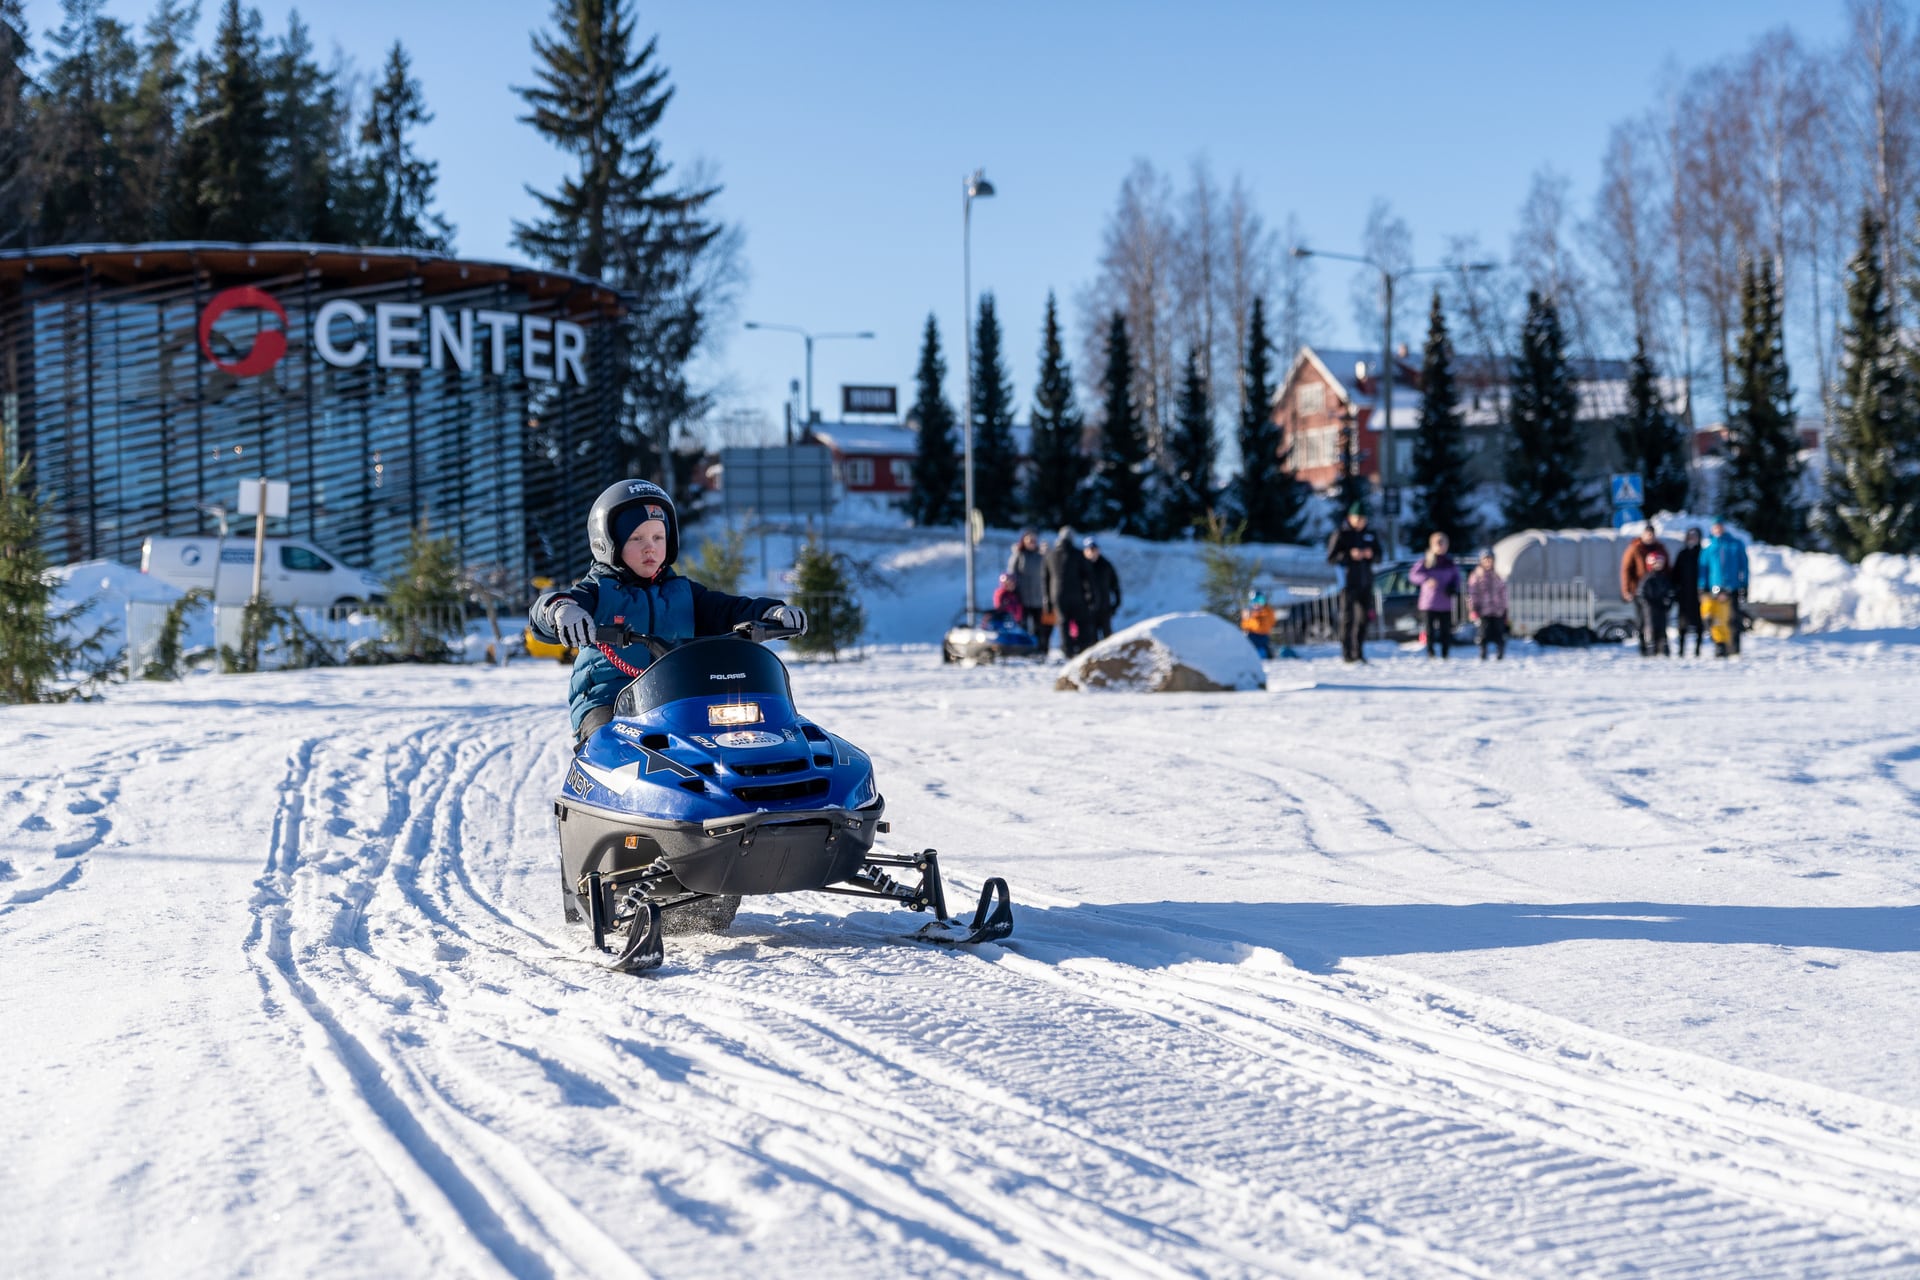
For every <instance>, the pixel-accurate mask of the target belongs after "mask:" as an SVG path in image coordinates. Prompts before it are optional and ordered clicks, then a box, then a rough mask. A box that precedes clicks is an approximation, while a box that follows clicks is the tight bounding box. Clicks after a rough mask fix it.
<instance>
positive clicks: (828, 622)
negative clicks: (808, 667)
mask: <svg viewBox="0 0 1920 1280" xmlns="http://www.w3.org/2000/svg"><path fill="white" fill-rule="evenodd" d="M793 588H794V589H793V593H792V597H791V599H792V603H794V604H797V605H799V606H800V607H801V608H802V609H805V610H806V611H807V633H806V634H805V635H803V636H795V637H794V638H793V639H791V640H789V641H788V642H787V643H788V644H790V645H792V646H793V648H794V652H796V653H827V654H831V655H833V656H834V657H836V658H838V657H839V656H840V651H841V650H842V649H848V648H852V647H853V646H854V645H855V644H857V643H858V642H859V640H860V633H861V632H862V631H864V630H865V629H866V625H867V611H866V610H865V609H864V608H862V607H861V605H860V601H859V600H858V599H856V598H855V596H854V594H853V575H852V573H851V572H849V570H848V567H847V563H846V557H845V556H843V555H841V554H840V553H839V552H836V551H828V550H827V549H826V548H825V547H824V546H822V545H821V544H820V542H819V541H818V540H817V539H815V538H813V537H808V538H807V540H806V541H805V542H804V543H802V544H801V547H800V554H799V556H798V557H796V558H795V560H794V562H793Z"/></svg>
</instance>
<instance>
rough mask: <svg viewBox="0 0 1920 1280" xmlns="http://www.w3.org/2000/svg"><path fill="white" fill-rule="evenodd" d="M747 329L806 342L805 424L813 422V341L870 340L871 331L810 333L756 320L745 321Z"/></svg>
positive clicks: (788, 326) (790, 325)
mask: <svg viewBox="0 0 1920 1280" xmlns="http://www.w3.org/2000/svg"><path fill="white" fill-rule="evenodd" d="M747 328H749V329H767V330H770V331H772V332H775V333H797V334H799V335H800V336H801V337H802V338H805V339H806V340H807V422H808V423H812V421H813V344H814V342H815V340H816V339H817V340H819V341H821V342H825V341H826V340H827V339H829V338H871V337H872V336H873V331H872V330H871V329H862V330H861V331H860V332H858V333H810V332H808V331H807V330H805V329H802V328H801V327H800V326H799V325H797V324H761V323H760V322H759V321H758V320H749V321H747Z"/></svg>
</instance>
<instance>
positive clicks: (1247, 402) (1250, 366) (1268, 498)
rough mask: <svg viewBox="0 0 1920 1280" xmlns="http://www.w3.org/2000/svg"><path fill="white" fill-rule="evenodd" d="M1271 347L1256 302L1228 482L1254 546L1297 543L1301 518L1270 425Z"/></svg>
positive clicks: (1276, 431) (1300, 500) (1303, 495)
mask: <svg viewBox="0 0 1920 1280" xmlns="http://www.w3.org/2000/svg"><path fill="white" fill-rule="evenodd" d="M1272 354H1273V343H1272V342H1271V341H1270V340H1269V339H1268V337H1267V308H1266V304H1265V303H1263V302H1262V301H1261V300H1260V299H1259V298H1255V299H1254V300H1253V306H1252V308H1251V309H1250V311H1249V314H1248V317H1247V350H1246V359H1245V361H1244V363H1243V365H1242V368H1241V374H1240V377H1241V392H1242V394H1241V396H1240V428H1239V444H1240V473H1239V474H1238V475H1237V476H1235V477H1234V481H1233V493H1234V505H1235V506H1237V507H1238V508H1239V510H1240V515H1241V518H1242V519H1243V520H1245V522H1246V536H1247V537H1249V538H1251V539H1252V540H1253V541H1255V542H1297V541H1298V540H1299V538H1300V524H1301V521H1302V520H1303V519H1304V518H1305V516H1306V499H1307V486H1306V485H1304V484H1302V483H1301V482H1300V478H1299V477H1298V476H1296V475H1295V474H1294V473H1293V471H1292V470H1291V469H1290V468H1289V467H1288V466H1287V465H1286V464H1287V458H1286V456H1285V455H1287V454H1291V453H1292V451H1293V448H1292V446H1291V445H1288V446H1287V447H1286V448H1285V449H1284V450H1283V449H1282V447H1281V442H1280V427H1279V424H1277V423H1275V422H1274V420H1273V392H1274V387H1273V363H1272V359H1271V357H1272Z"/></svg>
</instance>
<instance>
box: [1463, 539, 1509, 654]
mask: <svg viewBox="0 0 1920 1280" xmlns="http://www.w3.org/2000/svg"><path fill="white" fill-rule="evenodd" d="M1467 616H1468V617H1470V618H1472V619H1473V620H1474V621H1475V622H1476V623H1478V624H1479V635H1478V637H1477V638H1478V639H1479V641H1480V661H1482V662H1485V661H1486V660H1487V646H1488V645H1489V644H1491V645H1493V646H1494V648H1495V650H1496V652H1495V654H1494V657H1495V658H1496V660H1499V659H1504V658H1505V657H1506V656H1507V580H1506V579H1505V578H1503V577H1501V576H1500V572H1499V570H1498V569H1496V568H1494V565H1493V552H1491V551H1483V552H1481V553H1480V567H1479V568H1477V569H1475V570H1474V571H1473V576H1472V577H1470V578H1468V579H1467Z"/></svg>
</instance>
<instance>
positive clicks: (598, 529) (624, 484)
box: [587, 480, 680, 569]
mask: <svg viewBox="0 0 1920 1280" xmlns="http://www.w3.org/2000/svg"><path fill="white" fill-rule="evenodd" d="M642 506H644V507H645V508H646V514H645V516H644V517H643V519H647V520H658V521H660V522H661V523H663V524H665V525H666V526H667V558H666V559H665V560H663V561H661V562H660V567H661V568H662V569H664V568H666V567H667V566H668V565H670V564H672V563H673V562H674V560H675V559H677V558H678V557H679V555H680V518H679V516H678V515H677V514H676V513H675V512H674V509H673V499H672V498H669V497H668V496H667V491H666V490H665V489H662V488H661V487H660V486H659V485H657V484H655V483H653V481H651V480H622V481H621V482H620V483H619V484H616V485H613V486H611V487H610V488H608V489H607V491H606V492H605V493H602V494H601V495H600V496H599V497H598V498H596V499H594V502H593V510H591V511H589V512H587V545H588V546H589V547H590V548H592V550H593V558H594V559H595V560H597V561H598V562H600V563H601V564H604V565H606V566H607V567H608V568H617V567H619V564H620V543H621V541H622V539H620V538H616V537H615V536H614V525H615V523H616V522H617V521H618V519H619V517H620V515H621V513H622V512H624V511H628V510H631V509H633V508H637V507H642ZM636 514H637V513H636Z"/></svg>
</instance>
